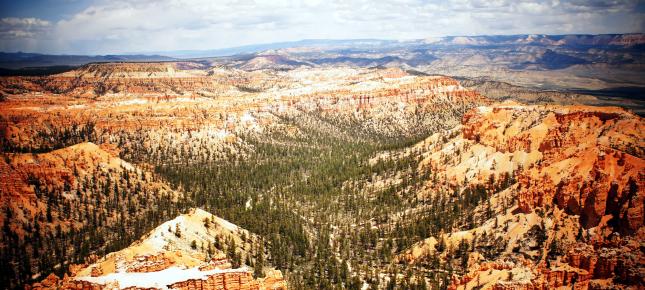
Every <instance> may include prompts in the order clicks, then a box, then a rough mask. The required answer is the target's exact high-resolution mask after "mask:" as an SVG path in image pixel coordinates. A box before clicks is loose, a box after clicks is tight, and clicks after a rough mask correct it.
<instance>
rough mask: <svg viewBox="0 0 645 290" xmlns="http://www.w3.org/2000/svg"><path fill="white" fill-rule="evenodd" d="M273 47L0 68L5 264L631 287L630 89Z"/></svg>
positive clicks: (86, 276)
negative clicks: (545, 82)
mask: <svg viewBox="0 0 645 290" xmlns="http://www.w3.org/2000/svg"><path fill="white" fill-rule="evenodd" d="M630 39H631V38H630ZM542 40H543V41H547V40H548V39H547V40H545V39H542ZM450 41H458V39H457V40H456V39H452V40H450ZM459 41H463V39H462V40H459ZM562 41H564V40H562ZM616 41H619V42H620V43H623V42H621V41H622V40H620V39H617V40H616ZM638 41H641V40H639V39H638V38H634V39H632V40H629V41H628V40H625V41H624V42H625V43H626V45H627V44H629V45H633V44H632V43H633V42H638ZM437 45H439V44H437ZM285 51H286V50H285ZM285 51H277V52H276V51H272V52H265V53H263V54H261V55H259V56H256V57H254V58H250V59H239V58H236V57H233V58H217V59H205V60H204V59H200V60H185V61H165V62H112V63H91V64H86V65H83V66H81V67H78V68H76V69H74V70H70V71H66V72H62V73H59V74H54V75H47V76H11V77H1V78H0V92H1V94H2V96H3V98H2V99H1V101H0V112H2V114H0V133H1V137H0V141H1V142H0V145H1V148H2V152H1V154H2V157H3V158H2V159H1V160H0V192H1V195H0V202H1V205H2V207H1V214H0V224H1V225H2V228H3V231H2V236H1V237H0V241H1V243H0V255H1V256H2V259H1V264H0V268H2V269H3V270H2V271H3V272H2V275H1V276H2V280H1V281H0V282H1V283H0V284H1V285H2V286H3V287H4V288H11V289H17V288H24V287H25V286H26V287H27V288H28V289H52V288H55V289H104V288H105V289H150V288H160V289H287V288H289V289H329V288H334V287H336V288H342V289H344V288H348V289H395V288H396V289H428V288H429V289H552V288H558V287H573V288H575V289H639V288H642V287H644V284H643V281H645V270H644V269H645V267H644V265H643V261H644V260H645V259H643V252H642V244H643V243H644V242H645V241H643V237H644V236H645V233H644V232H643V231H644V229H643V223H644V222H645V220H644V216H643V211H644V210H645V208H644V202H645V191H643V188H645V187H644V186H645V184H644V180H645V178H644V174H645V160H644V158H645V151H644V150H645V149H644V148H645V143H644V142H645V141H644V140H645V138H644V137H645V136H643V132H644V131H645V130H644V129H645V123H644V122H643V120H642V118H641V117H640V116H639V115H638V112H640V111H639V110H640V108H641V107H640V103H638V102H633V103H630V104H629V105H625V104H624V103H622V102H621V101H616V100H614V101H613V104H620V105H621V106H620V107H617V106H592V105H607V104H606V103H602V102H600V101H598V99H597V98H594V97H593V96H588V95H583V94H572V93H566V92H554V91H548V92H545V91H543V90H539V89H536V88H533V89H527V88H524V87H518V86H516V85H511V84H503V83H501V82H499V81H497V80H474V79H462V78H453V77H449V76H445V75H439V74H430V73H429V72H430V71H432V70H430V69H428V70H425V71H424V72H421V71H417V70H411V69H409V68H407V67H397V66H394V65H392V66H372V62H371V61H369V62H366V63H367V64H363V65H339V64H333V65H332V64H328V63H327V62H329V60H328V59H327V60H325V59H326V58H324V57H321V56H320V55H319V56H318V57H317V58H316V59H310V55H308V54H303V55H299V57H296V56H298V54H297V53H294V52H292V51H287V52H289V53H291V54H289V53H287V52H285ZM294 55H295V56H294ZM314 60H315V61H314ZM229 221H230V222H229Z"/></svg>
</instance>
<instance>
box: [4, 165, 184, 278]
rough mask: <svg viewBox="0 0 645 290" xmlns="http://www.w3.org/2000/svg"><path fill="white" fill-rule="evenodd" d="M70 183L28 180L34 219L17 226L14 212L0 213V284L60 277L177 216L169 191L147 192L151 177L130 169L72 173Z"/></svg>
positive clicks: (36, 179)
mask: <svg viewBox="0 0 645 290" xmlns="http://www.w3.org/2000/svg"><path fill="white" fill-rule="evenodd" d="M54 178H55V177H54ZM74 180H76V182H75V183H69V182H67V181H65V182H64V183H63V184H62V185H59V183H58V182H55V181H54V179H51V180H50V179H44V180H43V179H38V178H35V177H33V176H32V177H29V179H28V182H29V185H30V186H33V188H34V189H35V193H36V197H37V200H38V201H39V202H38V203H37V205H38V206H39V207H38V208H39V209H40V210H41V212H40V213H38V214H37V215H36V217H35V218H34V219H27V220H26V221H21V220H20V219H18V218H17V213H15V212H14V209H12V208H11V207H8V206H6V207H4V208H2V214H3V215H4V219H3V225H2V235H0V239H1V240H0V244H1V245H2V247H0V271H1V272H2V275H0V285H4V286H6V288H16V287H20V286H21V285H23V284H25V283H29V282H31V281H32V278H33V279H36V280H38V279H39V278H40V279H42V278H44V277H43V276H44V275H47V274H48V273H51V272H54V273H57V274H59V275H60V276H62V274H64V273H66V272H67V269H68V266H69V265H70V264H80V263H83V262H84V261H87V260H86V259H87V258H88V257H89V256H90V254H96V255H99V256H101V255H104V254H107V253H109V252H113V251H116V250H119V249H122V248H124V247H127V246H128V245H129V244H130V243H132V242H133V241H135V240H137V239H139V238H140V237H141V236H142V235H143V234H145V233H147V232H148V231H150V230H151V229H153V228H154V227H156V226H158V225H159V224H160V223H162V222H164V221H165V220H167V219H169V218H171V217H174V216H175V215H176V214H178V213H179V208H180V207H178V205H179V204H178V203H177V202H176V198H175V197H173V196H172V192H171V191H169V190H163V189H160V188H158V187H156V188H151V187H150V186H149V184H150V182H151V181H152V180H151V177H150V176H145V175H143V174H141V173H140V172H136V171H134V170H129V169H126V168H120V169H118V170H115V169H109V170H103V169H102V168H101V165H98V166H97V168H96V169H95V170H93V171H92V174H91V175H85V176H80V175H79V174H78V172H77V171H76V170H74ZM3 194H4V193H3ZM32 275H33V276H32ZM3 288H4V287H3Z"/></svg>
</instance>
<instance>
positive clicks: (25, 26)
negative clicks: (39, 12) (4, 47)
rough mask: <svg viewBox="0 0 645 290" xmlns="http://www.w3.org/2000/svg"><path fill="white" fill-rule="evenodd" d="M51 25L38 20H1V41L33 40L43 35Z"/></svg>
mask: <svg viewBox="0 0 645 290" xmlns="http://www.w3.org/2000/svg"><path fill="white" fill-rule="evenodd" d="M50 26H51V23H50V22H49V21H46V20H42V19H38V18H17V17H7V18H2V19H0V39H21V38H33V37H36V36H38V35H41V34H43V33H44V32H45V31H47V30H48V29H49V28H50Z"/></svg>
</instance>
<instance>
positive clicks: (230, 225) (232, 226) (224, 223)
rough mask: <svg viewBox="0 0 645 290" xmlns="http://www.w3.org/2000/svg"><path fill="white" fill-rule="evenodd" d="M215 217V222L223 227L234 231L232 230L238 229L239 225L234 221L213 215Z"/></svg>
mask: <svg viewBox="0 0 645 290" xmlns="http://www.w3.org/2000/svg"><path fill="white" fill-rule="evenodd" d="M213 217H214V218H215V222H217V223H218V224H220V225H221V226H222V227H224V228H226V229H227V230H229V231H232V232H234V231H237V229H238V228H237V226H236V225H235V224H233V223H231V222H229V221H227V220H225V219H223V218H221V217H218V216H213Z"/></svg>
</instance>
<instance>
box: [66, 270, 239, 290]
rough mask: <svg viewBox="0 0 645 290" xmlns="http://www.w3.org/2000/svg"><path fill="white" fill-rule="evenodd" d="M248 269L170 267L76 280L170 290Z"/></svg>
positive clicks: (124, 286) (120, 286) (125, 286)
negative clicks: (189, 282)
mask: <svg viewBox="0 0 645 290" xmlns="http://www.w3.org/2000/svg"><path fill="white" fill-rule="evenodd" d="M247 271H248V270H247V269H246V268H240V269H224V270H221V269H214V270H208V271H200V270H199V267H195V268H189V269H182V268H179V267H170V268H167V269H164V270H161V271H158V272H147V273H127V272H119V273H110V274H108V275H105V276H100V277H78V278H76V280H82V281H88V282H91V283H96V284H101V285H106V284H115V283H118V285H119V289H124V288H129V287H137V288H157V289H168V286H170V285H172V284H174V283H177V282H182V281H187V280H191V279H200V280H206V279H208V277H209V276H211V275H215V274H224V273H245V272H247Z"/></svg>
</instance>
